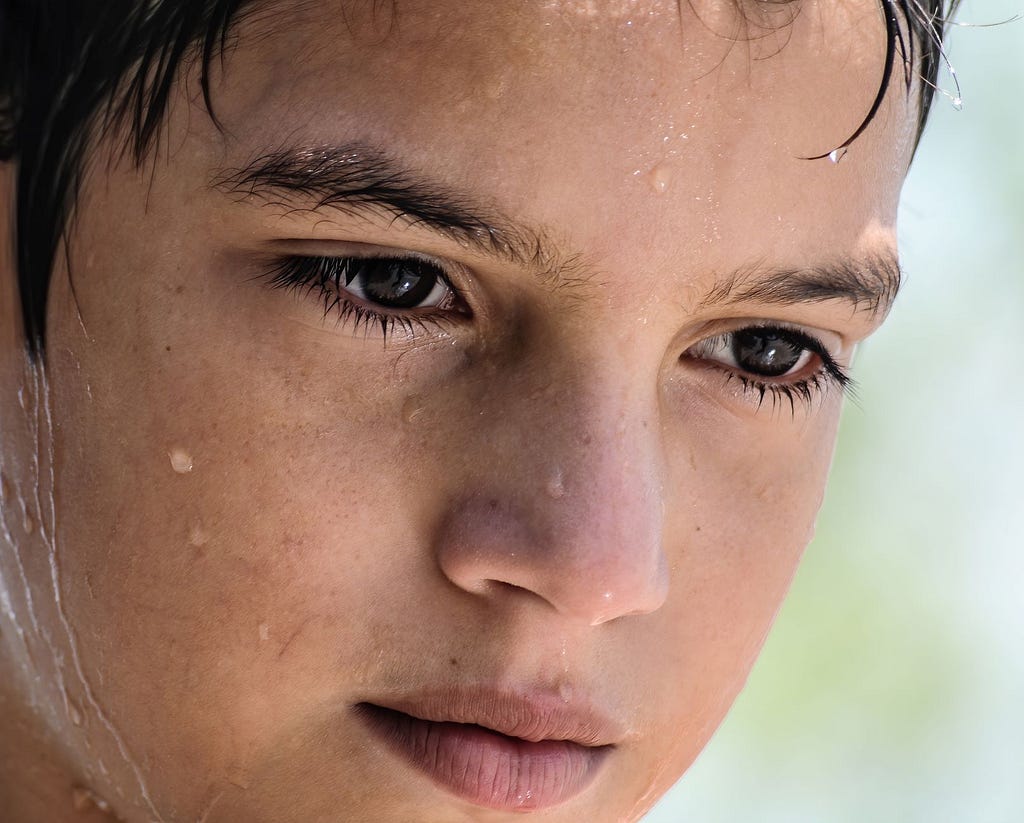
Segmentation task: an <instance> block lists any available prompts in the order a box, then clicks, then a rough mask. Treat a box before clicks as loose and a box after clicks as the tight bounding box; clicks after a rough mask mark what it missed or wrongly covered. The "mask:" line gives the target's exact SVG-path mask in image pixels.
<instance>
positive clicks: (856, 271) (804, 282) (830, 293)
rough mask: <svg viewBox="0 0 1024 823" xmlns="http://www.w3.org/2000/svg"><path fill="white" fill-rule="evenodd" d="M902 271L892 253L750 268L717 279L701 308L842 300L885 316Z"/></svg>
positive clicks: (857, 309)
mask: <svg viewBox="0 0 1024 823" xmlns="http://www.w3.org/2000/svg"><path fill="white" fill-rule="evenodd" d="M902 279H903V274H902V270H901V269H900V265H899V261H898V260H897V258H896V254H895V253H894V252H893V253H877V254H873V255H868V256H866V257H862V258H855V257H843V258H839V259H836V260H833V261H828V262H825V263H820V264H815V265H812V266H806V267H799V268H785V267H775V266H765V265H763V264H758V265H753V266H748V267H746V268H744V269H740V270H737V271H734V272H732V273H730V274H728V275H726V276H725V277H722V278H719V280H718V282H717V284H716V285H715V287H714V288H713V289H712V290H711V292H710V293H709V294H708V295H707V296H706V297H704V299H703V300H702V301H701V302H700V308H702V309H707V308H714V307H719V306H725V305H730V304H733V303H761V304H768V305H775V306H791V305H797V304H802V303H825V302H828V301H831V300H842V301H845V302H848V303H851V304H852V305H853V308H854V310H855V311H861V310H866V311H868V312H869V313H871V314H880V315H883V316H884V315H885V314H886V313H888V311H889V309H890V308H892V304H893V302H894V301H895V299H896V294H897V292H898V291H899V288H900V283H901V282H902Z"/></svg>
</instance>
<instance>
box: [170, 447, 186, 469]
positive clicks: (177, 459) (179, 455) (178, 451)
mask: <svg viewBox="0 0 1024 823" xmlns="http://www.w3.org/2000/svg"><path fill="white" fill-rule="evenodd" d="M167 457H168V458H169V459H170V461H171V468H172V469H174V471H176V472H177V473H178V474H188V473H189V472H190V471H192V455H191V454H189V453H188V452H187V451H185V450H184V449H183V448H181V447H180V446H175V447H174V448H171V449H168V450H167Z"/></svg>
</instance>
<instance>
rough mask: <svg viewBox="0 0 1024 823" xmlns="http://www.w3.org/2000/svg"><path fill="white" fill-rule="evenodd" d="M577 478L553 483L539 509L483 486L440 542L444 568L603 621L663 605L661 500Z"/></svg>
mask: <svg viewBox="0 0 1024 823" xmlns="http://www.w3.org/2000/svg"><path fill="white" fill-rule="evenodd" d="M572 485H573V484H571V483H570V482H569V481H568V480H567V479H564V478H563V479H562V480H560V482H559V483H557V484H554V485H549V486H548V488H547V489H546V490H545V493H544V498H545V505H544V506H543V508H541V509H540V510H538V507H537V506H536V505H533V506H530V507H528V508H527V507H525V506H524V505H523V504H522V502H517V501H515V500H512V499H508V498H504V499H502V498H499V497H496V496H490V497H488V496H483V495H473V496H471V497H469V498H468V499H466V500H463V501H462V502H461V503H459V504H458V505H456V506H454V507H453V509H452V510H451V514H450V516H449V517H448V518H447V520H446V522H445V524H444V526H443V527H442V529H441V533H440V535H439V538H438V543H437V559H438V563H439V566H440V568H441V570H442V572H443V573H444V574H445V576H446V577H447V578H448V579H449V580H450V581H451V582H452V583H454V584H455V585H456V586H458V587H459V588H461V589H463V590H465V591H467V592H471V593H473V594H476V595H478V596H481V597H484V598H489V599H492V600H507V599H513V600H517V601H521V602H525V601H530V600H533V601H536V600H540V601H543V602H545V603H546V604H548V605H549V606H550V607H551V608H553V609H554V610H555V611H556V612H558V613H559V614H561V615H562V616H564V617H566V618H568V619H572V620H574V621H582V622H586V623H587V624H589V625H595V626H596V625H600V624H603V623H608V622H610V621H612V620H615V619H617V618H620V617H625V616H629V615H642V614H647V613H650V612H653V611H655V610H657V609H658V608H660V607H661V605H662V604H663V603H664V602H665V599H666V597H667V594H668V564H667V562H666V560H665V556H664V553H663V551H662V545H661V511H660V504H658V505H654V506H652V505H650V503H651V502H652V501H649V500H644V499H643V497H644V496H643V495H641V496H640V497H639V498H638V497H637V496H632V498H631V499H628V500H621V499H620V500H618V501H616V500H610V501H602V500H599V499H597V497H598V496H599V495H598V494H597V493H596V490H592V491H591V493H589V494H588V493H586V492H583V491H580V490H574V489H573V488H572ZM552 489H554V491H555V492H556V493H555V494H552V493H551V492H552ZM653 502H654V503H658V501H653Z"/></svg>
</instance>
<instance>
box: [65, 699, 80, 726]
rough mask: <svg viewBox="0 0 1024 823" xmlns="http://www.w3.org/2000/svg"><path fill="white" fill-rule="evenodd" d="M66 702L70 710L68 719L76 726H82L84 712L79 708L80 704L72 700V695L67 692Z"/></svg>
mask: <svg viewBox="0 0 1024 823" xmlns="http://www.w3.org/2000/svg"><path fill="white" fill-rule="evenodd" d="M64 702H65V704H66V705H67V708H68V719H70V720H71V722H72V723H73V724H74V725H76V726H81V725H82V710H81V709H80V708H78V704H77V703H75V701H74V700H72V699H71V695H69V694H68V693H67V692H65V693H64Z"/></svg>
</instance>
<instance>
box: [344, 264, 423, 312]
mask: <svg viewBox="0 0 1024 823" xmlns="http://www.w3.org/2000/svg"><path fill="white" fill-rule="evenodd" d="M358 276H359V279H360V281H361V282H360V286H362V289H363V294H364V295H366V297H367V299H369V300H372V301H373V302H374V303H379V304H380V305H382V306H386V307H388V308H394V309H414V308H416V307H417V306H419V304H420V303H422V302H423V301H424V300H425V299H426V298H427V297H428V296H429V295H430V293H431V292H432V291H433V290H434V286H435V285H436V283H437V278H438V272H437V270H436V268H435V267H434V266H431V265H430V264H429V263H426V262H424V261H421V260H383V259H378V260H373V261H368V262H367V265H365V266H364V267H363V270H362V271H361V272H360V273H359V275H358Z"/></svg>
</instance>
